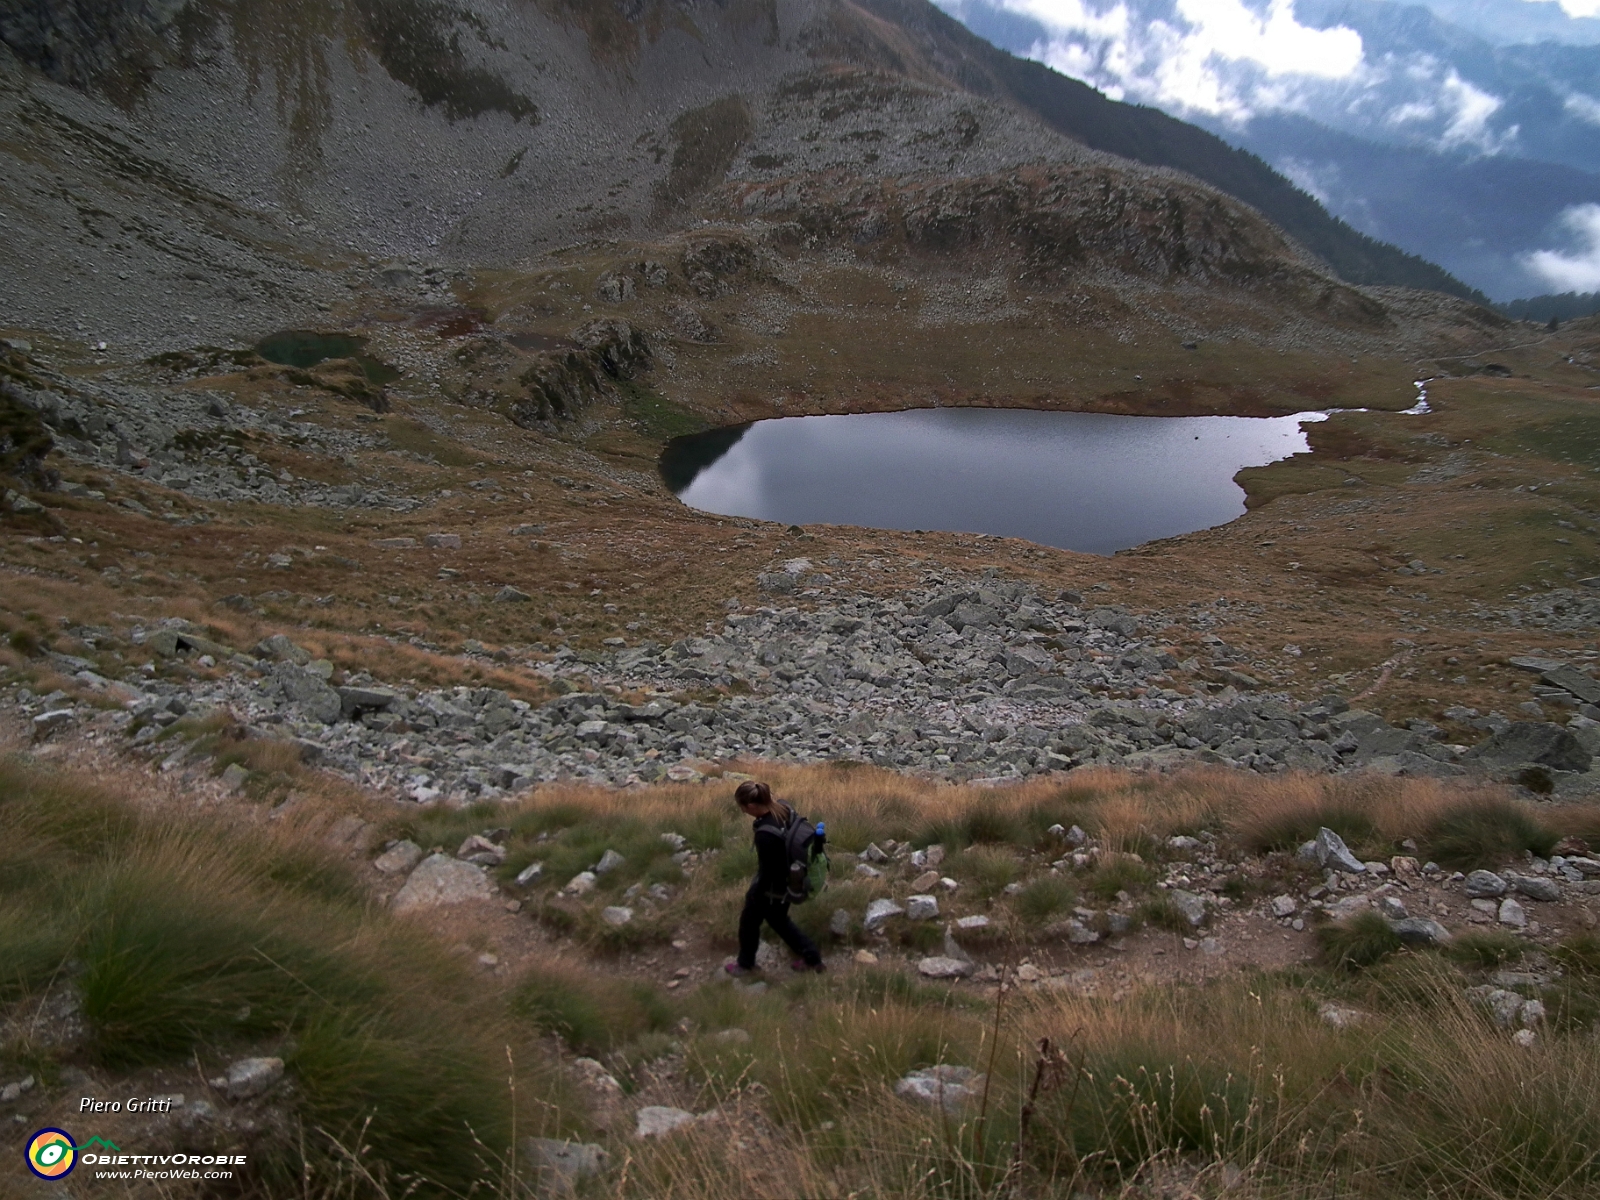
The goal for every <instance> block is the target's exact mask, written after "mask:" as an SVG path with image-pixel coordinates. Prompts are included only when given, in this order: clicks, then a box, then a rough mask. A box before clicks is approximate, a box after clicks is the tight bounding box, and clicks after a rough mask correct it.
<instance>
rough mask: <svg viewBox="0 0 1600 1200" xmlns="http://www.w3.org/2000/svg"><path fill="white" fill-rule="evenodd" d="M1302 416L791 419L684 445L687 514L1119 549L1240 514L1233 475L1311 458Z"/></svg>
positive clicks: (669, 454)
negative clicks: (1300, 455) (1296, 456)
mask: <svg viewBox="0 0 1600 1200" xmlns="http://www.w3.org/2000/svg"><path fill="white" fill-rule="evenodd" d="M1322 419H1324V414H1322V413H1300V414H1297V415H1295V416H1292V417H1122V416H1110V415H1107V414H1104V413H1054V412H1034V411H1029V410H1022V409H993V408H939V409H914V410H911V411H909V412H897V413H862V414H858V415H850V416H831V417H783V418H779V419H775V420H770V421H756V422H754V423H752V424H748V425H737V426H730V427H727V428H723V429H713V430H710V431H708V432H706V433H701V434H695V435H693V436H692V437H684V438H676V439H674V440H673V441H672V442H671V443H669V444H668V446H667V449H666V451H665V452H664V453H663V455H662V458H661V474H662V477H663V478H664V479H665V480H666V482H667V485H668V486H669V487H670V488H671V489H672V490H673V491H674V492H675V493H677V495H678V498H679V499H680V500H682V501H683V502H684V503H685V504H688V505H690V506H691V507H694V508H698V509H702V510H704V511H707V512H714V513H720V514H723V515H727V516H739V517H759V518H761V519H763V520H768V521H780V522H783V523H784V524H790V525H811V524H833V525H866V526H872V527H875V528H880V529H944V530H957V531H963V532H970V533H992V534H999V535H1001V536H1004V537H1018V538H1027V539H1028V540H1029V541H1033V542H1038V543H1040V544H1042V545H1047V546H1060V547H1063V548H1064V549H1068V550H1082V551H1086V552H1088V553H1091V554H1110V553H1112V552H1114V551H1116V550H1122V549H1125V548H1126V547H1128V546H1137V545H1138V544H1139V543H1141V542H1148V541H1150V540H1151V539H1153V538H1161V537H1171V536H1173V535H1175V534H1179V533H1188V532H1190V531H1191V530H1195V529H1205V528H1208V527H1210V526H1212V525H1221V524H1224V523H1226V522H1228V521H1231V520H1233V519H1234V518H1235V517H1238V516H1241V515H1242V514H1243V513H1244V491H1243V489H1242V488H1240V487H1239V485H1238V484H1236V483H1234V482H1233V476H1234V474H1235V473H1236V472H1238V471H1239V470H1240V469H1241V468H1243V467H1255V466H1265V465H1266V464H1267V463H1270V462H1276V461H1277V460H1278V459H1281V458H1287V457H1288V456H1289V455H1291V454H1297V453H1300V452H1302V451H1304V450H1306V449H1307V446H1306V436H1305V432H1304V431H1303V430H1302V429H1301V424H1302V422H1308V421H1320V420H1322Z"/></svg>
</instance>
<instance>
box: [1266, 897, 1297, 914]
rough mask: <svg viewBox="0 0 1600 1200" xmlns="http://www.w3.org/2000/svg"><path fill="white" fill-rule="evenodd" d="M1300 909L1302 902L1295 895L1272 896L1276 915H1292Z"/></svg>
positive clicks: (1273, 912)
mask: <svg viewBox="0 0 1600 1200" xmlns="http://www.w3.org/2000/svg"><path fill="white" fill-rule="evenodd" d="M1299 911H1300V902H1299V901H1298V900H1296V899H1295V898H1294V897H1293V896H1288V895H1284V896H1274V897H1273V898H1272V915H1273V916H1275V917H1292V916H1294V914H1295V913H1297V912H1299Z"/></svg>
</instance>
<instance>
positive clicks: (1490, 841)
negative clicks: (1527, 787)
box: [1423, 796, 1561, 871]
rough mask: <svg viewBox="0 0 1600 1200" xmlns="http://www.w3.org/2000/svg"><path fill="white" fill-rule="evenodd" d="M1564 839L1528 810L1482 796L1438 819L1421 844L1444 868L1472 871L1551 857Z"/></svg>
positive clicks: (1443, 814) (1491, 797) (1507, 801)
mask: <svg viewBox="0 0 1600 1200" xmlns="http://www.w3.org/2000/svg"><path fill="white" fill-rule="evenodd" d="M1560 839H1561V835H1560V834H1559V833H1557V832H1556V831H1555V830H1554V829H1551V828H1550V827H1549V826H1547V825H1545V824H1544V822H1542V821H1541V820H1539V819H1538V818H1537V817H1535V816H1534V815H1533V813H1532V811H1531V810H1530V809H1529V808H1528V807H1527V806H1526V805H1524V804H1521V803H1518V802H1517V801H1515V800H1510V799H1507V798H1505V797H1500V796H1481V797H1477V798H1475V799H1474V800H1472V801H1471V802H1469V803H1467V804H1463V805H1460V806H1458V807H1455V808H1452V809H1448V810H1446V811H1445V812H1442V813H1441V814H1439V816H1438V818H1437V819H1436V820H1435V821H1434V823H1433V825H1432V827H1431V828H1429V830H1428V831H1427V834H1426V837H1425V840H1424V843H1423V844H1424V846H1425V847H1426V849H1427V853H1428V856H1429V857H1430V858H1432V859H1433V860H1434V861H1435V862H1437V863H1439V864H1440V865H1441V866H1445V867H1451V868H1453V869H1455V870H1458V871H1470V870H1473V869H1474V868H1477V867H1496V866H1499V865H1500V864H1501V863H1503V862H1505V861H1506V860H1507V859H1508V858H1512V857H1515V856H1516V855H1519V854H1521V853H1522V852H1523V851H1524V850H1531V851H1532V852H1533V853H1535V854H1537V855H1539V856H1541V857H1548V856H1549V854H1550V852H1551V851H1552V850H1553V849H1554V848H1555V844H1556V842H1558V841H1560Z"/></svg>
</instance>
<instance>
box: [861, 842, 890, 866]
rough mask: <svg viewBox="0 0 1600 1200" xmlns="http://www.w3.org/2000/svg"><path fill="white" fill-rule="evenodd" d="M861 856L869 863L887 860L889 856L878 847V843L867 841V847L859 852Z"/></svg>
mask: <svg viewBox="0 0 1600 1200" xmlns="http://www.w3.org/2000/svg"><path fill="white" fill-rule="evenodd" d="M861 857H862V858H864V859H865V860H866V861H867V862H869V863H881V862H888V861H889V856H888V855H887V854H885V853H884V852H883V851H882V850H881V849H879V848H878V843H876V842H868V843H867V848H866V849H865V850H863V851H862V852H861Z"/></svg>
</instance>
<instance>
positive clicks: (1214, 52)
mask: <svg viewBox="0 0 1600 1200" xmlns="http://www.w3.org/2000/svg"><path fill="white" fill-rule="evenodd" d="M1000 3H1001V4H1002V6H1003V7H1005V8H1007V9H1009V10H1010V11H1012V12H1017V13H1022V14H1024V15H1026V16H1029V17H1032V18H1033V19H1034V20H1036V21H1038V22H1039V23H1040V24H1042V25H1044V26H1045V27H1046V28H1047V29H1048V30H1050V37H1049V38H1048V39H1047V40H1046V41H1043V42H1041V43H1039V44H1038V45H1036V46H1035V47H1034V48H1033V52H1032V57H1035V58H1037V59H1039V60H1040V61H1042V62H1044V63H1046V64H1048V65H1049V66H1052V67H1054V68H1055V69H1056V70H1058V71H1061V72H1062V73H1063V74H1067V75H1072V76H1074V77H1076V78H1079V79H1087V80H1088V81H1089V82H1091V83H1094V84H1095V85H1096V86H1097V87H1101V88H1103V89H1105V90H1107V91H1108V92H1109V91H1112V90H1114V91H1115V92H1116V93H1118V94H1119V95H1121V96H1131V97H1135V98H1137V99H1140V100H1144V101H1147V102H1151V103H1154V104H1158V105H1160V106H1162V107H1173V108H1178V109H1182V110H1186V111H1190V112H1202V113H1207V114H1209V115H1211V116H1219V117H1225V118H1228V119H1230V120H1247V119H1248V118H1249V117H1250V116H1251V115H1252V114H1253V113H1254V111H1255V109H1256V107H1257V105H1256V103H1255V93H1257V92H1260V91H1261V90H1263V87H1264V86H1265V87H1266V88H1267V90H1269V91H1270V90H1271V85H1272V84H1273V83H1274V82H1279V81H1286V80H1290V79H1293V78H1297V77H1298V78H1304V79H1321V80H1335V79H1343V78H1347V77H1349V76H1351V75H1353V74H1354V73H1355V72H1357V71H1358V70H1359V69H1360V66H1361V60H1362V46H1361V35H1360V34H1358V33H1356V32H1355V30H1353V29H1347V28H1344V27H1342V26H1340V27H1336V28H1333V29H1313V28H1311V27H1310V26H1307V25H1302V24H1300V22H1299V21H1298V20H1296V19H1295V15H1294V3H1293V0H1269V2H1268V4H1267V6H1266V7H1265V8H1264V9H1258V8H1252V7H1251V6H1250V5H1248V4H1246V3H1245V2H1244V0H1176V2H1175V5H1174V7H1173V9H1172V11H1171V13H1170V16H1167V17H1160V16H1156V17H1152V16H1150V15H1148V14H1147V13H1146V12H1136V11H1134V10H1132V9H1130V8H1129V6H1128V4H1127V3H1126V2H1124V0H1117V2H1116V3H1114V4H1112V5H1110V6H1109V7H1100V8H1096V7H1092V6H1091V5H1090V4H1088V3H1086V2H1085V0H1000ZM1141 7H1143V6H1141Z"/></svg>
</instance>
